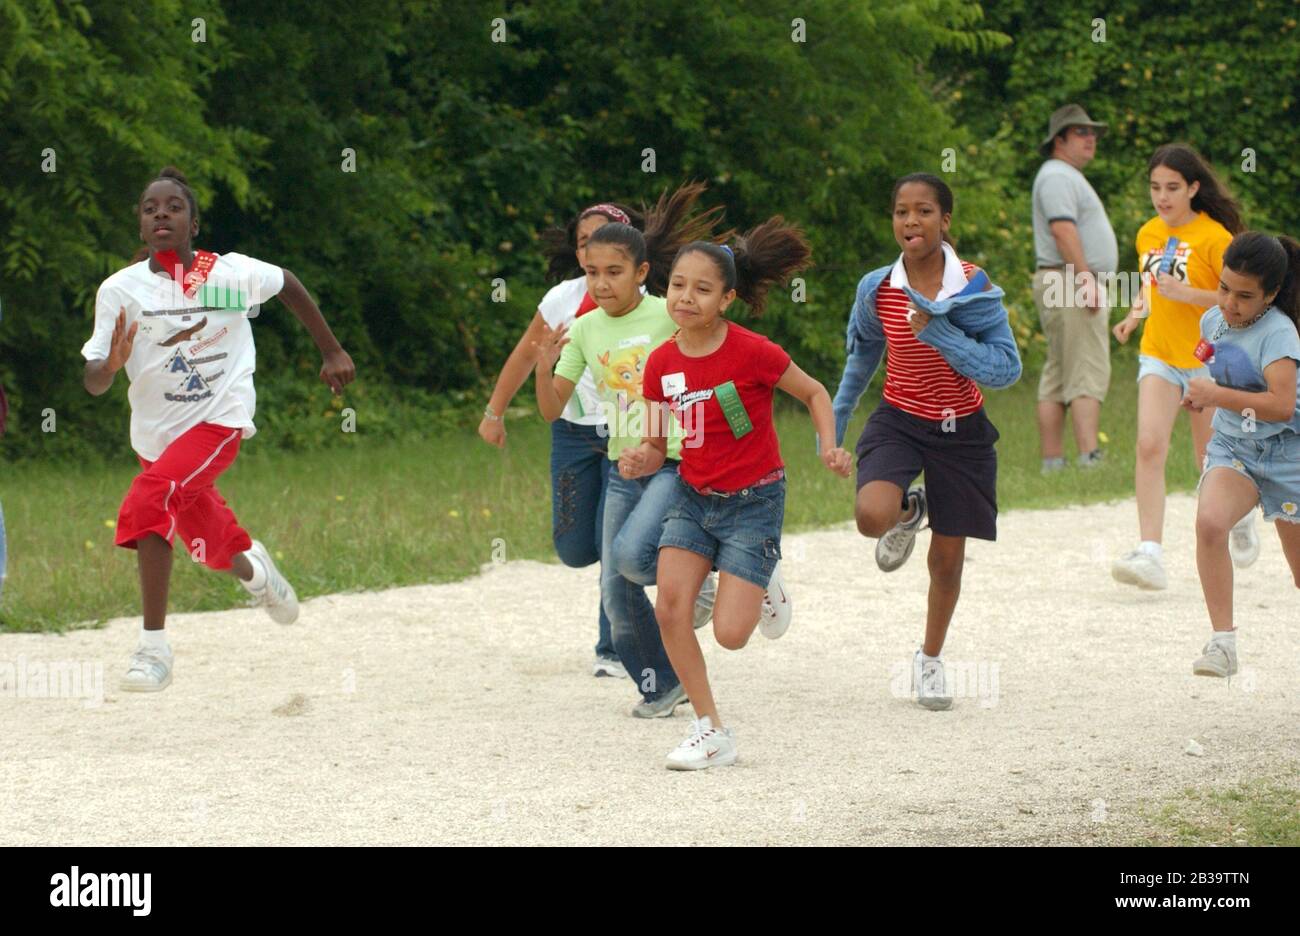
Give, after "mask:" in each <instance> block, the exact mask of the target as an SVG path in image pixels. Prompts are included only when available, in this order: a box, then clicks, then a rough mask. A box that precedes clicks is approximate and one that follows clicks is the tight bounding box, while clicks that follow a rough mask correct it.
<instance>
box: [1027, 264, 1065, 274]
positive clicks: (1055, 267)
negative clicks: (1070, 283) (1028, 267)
mask: <svg viewBox="0 0 1300 936" xmlns="http://www.w3.org/2000/svg"><path fill="white" fill-rule="evenodd" d="M1064 269H1065V264H1064V263H1062V264H1058V265H1057V266H1041V265H1040V266H1037V267H1035V268H1034V271H1035V272H1037V271H1038V270H1064Z"/></svg>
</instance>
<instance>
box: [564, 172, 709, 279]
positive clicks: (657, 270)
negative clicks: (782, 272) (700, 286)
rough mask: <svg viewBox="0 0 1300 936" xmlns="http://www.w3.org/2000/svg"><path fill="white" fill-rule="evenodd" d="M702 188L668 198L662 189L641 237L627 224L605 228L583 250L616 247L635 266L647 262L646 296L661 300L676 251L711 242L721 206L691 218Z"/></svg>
mask: <svg viewBox="0 0 1300 936" xmlns="http://www.w3.org/2000/svg"><path fill="white" fill-rule="evenodd" d="M705 188H706V186H705V185H704V183H703V182H688V183H687V184H686V185H683V186H682V187H681V188H679V189H677V190H676V191H675V192H673V193H671V194H669V192H668V191H667V189H665V190H664V193H663V194H662V195H660V196H659V201H658V202H657V203H656V204H655V206H654V207H653V208H651V209H650V210H649V211H647V212H646V214H645V232H644V233H642V232H641V231H638V230H637V229H636V228H634V227H632V226H631V225H629V224H620V223H618V222H614V223H612V224H605V225H602V226H601V227H599V228H597V229H596V230H595V232H594V233H593V234H592V235H591V238H590V239H589V240H588V241H587V246H588V247H591V246H592V245H594V244H611V245H613V246H616V247H618V248H620V249H621V250H623V251H624V252H625V253H626V254H627V255H628V256H629V257H631V258H632V263H633V264H634V265H635V266H640V265H641V264H642V263H644V262H646V261H649V263H650V272H649V273H648V274H647V275H646V281H645V288H646V292H648V293H649V294H650V295H652V296H662V295H663V294H664V292H665V291H666V290H667V288H668V276H669V274H670V273H671V272H672V265H673V261H674V260H675V259H676V257H677V253H678V251H679V250H681V249H682V247H683V246H685V245H686V244H688V243H690V242H691V241H696V240H710V241H712V240H714V239H715V238H714V233H713V229H714V227H715V226H716V225H717V223H718V222H719V221H720V220H721V219H722V208H721V206H717V207H714V208H709V209H707V210H705V211H702V212H699V213H698V214H692V211H693V209H694V208H695V203H696V202H697V201H698V200H699V197H700V195H702V194H703V193H704V190H705ZM729 233H730V232H728V234H729ZM721 236H722V237H726V236H727V235H726V234H724V235H721Z"/></svg>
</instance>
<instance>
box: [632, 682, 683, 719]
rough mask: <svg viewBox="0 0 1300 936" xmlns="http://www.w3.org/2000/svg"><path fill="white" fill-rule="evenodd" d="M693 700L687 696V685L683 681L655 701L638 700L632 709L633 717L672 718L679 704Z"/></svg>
mask: <svg viewBox="0 0 1300 936" xmlns="http://www.w3.org/2000/svg"><path fill="white" fill-rule="evenodd" d="M689 701H691V700H690V699H688V698H686V687H685V686H683V685H682V684H681V683H678V684H677V685H675V686H673V687H672V688H671V689H669V690H668V691H667V692H664V693H661V694H660V695H659V698H657V699H655V700H654V701H653V702H645V701H642V702H638V703H637V705H636V707H635V708H634V709H632V717H633V718H672V717H673V712H674V710H676V708H677V706H679V705H682V704H684V703H686V702H689Z"/></svg>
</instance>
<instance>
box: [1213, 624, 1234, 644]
mask: <svg viewBox="0 0 1300 936" xmlns="http://www.w3.org/2000/svg"><path fill="white" fill-rule="evenodd" d="M1214 639H1215V640H1216V641H1218V642H1219V643H1221V644H1227V645H1228V646H1229V647H1232V648H1233V649H1236V647H1237V628H1235V627H1234V628H1233V629H1232V630H1230V631H1215V632H1214Z"/></svg>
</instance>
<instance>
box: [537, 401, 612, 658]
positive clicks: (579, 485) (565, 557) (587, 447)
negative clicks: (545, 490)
mask: <svg viewBox="0 0 1300 936" xmlns="http://www.w3.org/2000/svg"><path fill="white" fill-rule="evenodd" d="M608 449H609V440H608V439H607V438H603V437H601V435H600V433H599V428H598V427H597V426H581V425H578V424H577V423H571V422H569V421H568V420H567V419H557V420H556V421H555V422H553V423H551V538H552V540H553V541H554V543H555V552H556V554H557V555H559V557H560V561H561V562H563V563H564V564H565V565H566V566H569V567H570V568H574V569H581V568H585V567H586V566H589V565H591V564H592V563H593V562H600V561H601V536H602V534H603V532H604V516H605V482H606V480H607V479H608V478H609V469H608V465H609V454H608ZM598 612H599V618H600V622H599V627H600V633H599V637H598V638H597V640H596V656H601V657H607V658H610V659H617V656H618V655H617V654H616V653H615V652H614V641H613V638H612V637H611V636H610V627H609V617H608V616H607V615H606V614H605V608H604V603H603V602H602V604H601V607H600V608H599V609H598Z"/></svg>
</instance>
